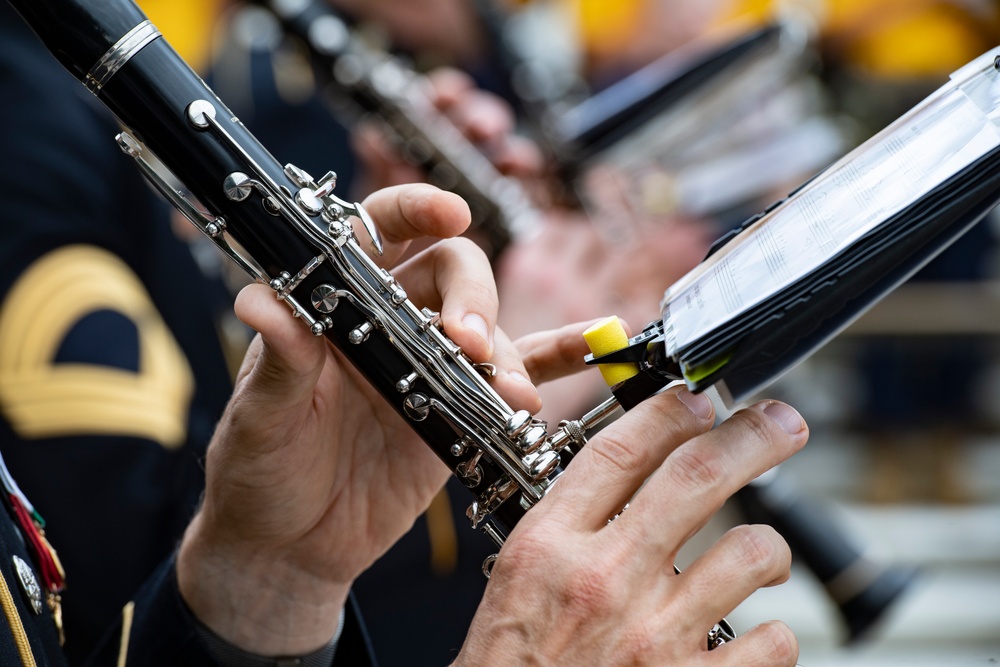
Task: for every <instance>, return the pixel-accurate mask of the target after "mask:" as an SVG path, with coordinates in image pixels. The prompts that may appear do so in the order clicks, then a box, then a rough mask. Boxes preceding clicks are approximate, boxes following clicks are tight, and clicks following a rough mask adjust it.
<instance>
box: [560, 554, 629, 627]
mask: <svg viewBox="0 0 1000 667" xmlns="http://www.w3.org/2000/svg"><path fill="white" fill-rule="evenodd" d="M615 591H616V589H615V586H614V585H613V582H612V581H611V576H610V575H609V572H608V568H606V567H603V566H602V567H598V566H596V565H590V564H585V565H581V566H578V567H577V568H575V569H574V570H573V571H572V573H571V574H570V576H568V577H567V579H566V585H565V586H564V587H563V590H562V594H561V596H560V597H561V598H562V600H561V602H562V608H563V609H564V610H566V612H567V613H568V614H570V615H572V616H574V617H580V618H586V617H588V616H590V615H592V614H594V613H598V612H600V613H607V612H608V611H609V610H615V609H617V608H618V604H617V601H616V592H615Z"/></svg>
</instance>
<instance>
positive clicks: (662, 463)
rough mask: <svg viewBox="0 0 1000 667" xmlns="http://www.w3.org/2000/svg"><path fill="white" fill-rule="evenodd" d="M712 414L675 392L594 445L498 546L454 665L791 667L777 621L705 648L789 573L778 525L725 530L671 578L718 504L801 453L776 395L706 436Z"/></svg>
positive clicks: (796, 426)
mask: <svg viewBox="0 0 1000 667" xmlns="http://www.w3.org/2000/svg"><path fill="white" fill-rule="evenodd" d="M689 406H690V407H689ZM712 416H713V413H712V408H711V405H710V402H709V401H708V399H707V398H705V397H704V395H700V396H695V395H693V394H691V393H690V392H687V391H686V390H677V389H673V390H669V391H667V392H665V393H663V394H661V395H659V396H656V397H654V398H651V399H649V400H648V401H646V402H644V403H643V404H641V405H639V406H638V407H636V408H635V409H633V410H631V411H630V412H629V413H628V414H626V415H625V417H623V418H622V419H621V420H619V421H618V422H616V423H614V424H612V425H611V426H609V427H608V428H607V429H605V430H604V431H602V433H601V434H600V435H599V436H598V437H595V438H594V439H592V440H591V442H590V443H589V444H588V445H587V446H586V447H585V448H584V449H583V451H582V452H581V453H580V454H579V455H578V456H576V457H575V458H574V459H573V462H572V463H571V464H570V465H569V466H568V468H567V470H566V472H564V473H563V475H562V476H561V477H560V479H559V483H558V484H556V485H555V486H554V487H553V489H552V490H551V491H550V492H549V494H548V495H547V496H546V497H545V498H544V499H543V500H542V501H541V502H540V503H539V504H538V506H537V507H535V508H534V509H532V510H531V512H529V513H528V514H527V515H526V516H525V517H524V518H523V519H522V520H521V521H520V523H519V524H518V525H517V527H516V528H515V530H514V531H513V533H512V534H511V536H510V538H509V539H508V540H507V543H506V544H505V545H504V547H503V549H502V550H501V551H500V557H499V559H498V560H497V561H496V564H495V567H494V568H493V574H492V578H491V579H490V582H489V585H488V586H487V588H486V594H485V597H484V599H483V603H482V604H481V605H480V608H479V611H478V613H477V615H476V617H475V619H474V620H473V622H472V627H471V629H470V631H469V635H468V637H467V639H466V642H465V646H464V647H463V648H462V652H461V653H460V654H459V657H458V660H457V661H456V663H455V667H459V666H460V667H469V666H471V665H518V664H542V665H555V666H560V665H567V666H569V665H572V666H573V667H577V666H579V665H600V666H601V667H613V666H615V665H632V666H635V665H650V666H652V665H657V666H658V665H704V666H706V667H707V666H708V665H719V666H721V665H740V667H758V666H759V667H765V666H766V667H776V666H781V665H793V664H795V660H796V658H797V654H798V649H797V644H796V641H795V638H794V636H793V635H792V633H791V632H790V630H789V629H788V628H787V627H786V626H785V625H783V624H781V623H778V622H771V623H765V624H762V625H759V626H757V627H756V628H753V629H751V630H749V631H747V632H746V633H745V634H743V636H741V637H739V638H738V639H736V640H735V641H733V642H731V643H729V644H726V645H723V646H721V647H720V648H718V649H716V650H714V651H712V652H711V653H709V652H708V651H707V648H706V645H707V633H708V631H709V630H710V629H711V628H712V626H713V625H714V624H715V623H716V622H717V621H718V620H719V619H721V618H722V617H723V616H724V615H726V614H727V613H729V612H731V611H732V610H733V609H734V608H735V607H736V606H737V605H738V604H739V603H740V602H742V601H743V600H744V599H745V598H746V597H747V596H748V595H750V593H752V592H753V591H754V590H756V589H757V588H759V587H762V586H768V585H772V584H777V583H780V582H783V581H784V580H785V579H787V577H788V573H789V565H790V560H791V558H790V553H789V550H788V547H787V545H786V544H785V543H784V541H783V540H782V539H781V538H780V537H779V536H778V535H777V533H775V532H774V530H772V529H771V528H769V527H764V526H752V527H748V526H742V527H739V528H735V529H733V530H731V531H730V532H729V533H727V534H726V535H725V536H724V537H723V538H722V539H721V540H720V541H719V542H718V543H717V544H716V545H715V546H714V547H713V548H712V549H710V550H709V551H708V552H707V553H705V554H704V555H702V556H701V557H700V558H699V559H698V560H696V561H695V562H694V563H692V564H691V565H689V566H688V567H687V568H686V569H685V571H684V572H683V573H682V574H681V575H675V574H674V571H673V563H674V559H675V558H676V556H677V552H678V550H679V549H680V547H681V545H683V544H684V542H685V541H687V540H688V539H689V538H690V537H691V536H692V535H693V534H694V533H695V532H696V531H697V530H698V529H699V528H700V527H701V526H702V525H703V524H704V523H705V522H706V521H707V520H708V518H709V516H710V515H711V514H712V513H713V512H715V511H716V510H717V509H719V507H721V505H722V504H723V502H724V501H725V499H726V498H727V497H728V496H730V495H731V494H732V493H734V492H735V491H736V490H738V489H739V488H740V487H742V486H743V485H745V484H747V483H748V482H749V481H750V480H752V479H753V478H754V477H756V476H757V475H759V474H761V473H763V472H764V471H765V470H767V469H769V468H771V467H772V466H774V465H777V464H778V463H779V462H781V461H783V460H784V459H786V458H788V457H789V456H791V454H792V453H793V452H795V451H796V450H798V449H799V448H800V447H802V445H803V444H804V443H805V441H806V438H807V428H806V425H805V423H804V422H803V420H802V418H801V417H800V416H799V415H798V413H797V412H795V411H794V410H792V409H791V408H789V407H788V406H786V405H784V404H781V403H776V402H773V401H764V402H762V403H758V404H757V405H754V406H753V407H750V408H747V409H745V410H742V411H740V412H738V413H736V414H735V415H734V416H733V417H731V418H730V419H729V420H727V421H726V422H725V423H723V424H722V425H721V426H719V427H718V428H716V429H713V430H711V431H709V428H710V427H711V425H712ZM647 478H648V481H647ZM644 481H645V482H646V484H645V485H644V486H643V482H644ZM640 487H641V489H640ZM626 503H629V505H628V508H627V511H624V512H622V513H621V515H620V516H619V517H618V518H617V519H616V520H614V521H612V522H610V523H609V521H608V520H609V518H611V517H613V516H615V515H616V514H617V513H618V512H619V511H620V510H621V509H622V507H623V506H625V504H626Z"/></svg>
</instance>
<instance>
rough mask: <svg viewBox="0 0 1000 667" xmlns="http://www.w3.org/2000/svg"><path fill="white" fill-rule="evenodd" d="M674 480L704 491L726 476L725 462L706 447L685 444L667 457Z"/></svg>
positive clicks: (687, 486)
mask: <svg viewBox="0 0 1000 667" xmlns="http://www.w3.org/2000/svg"><path fill="white" fill-rule="evenodd" d="M667 462H668V469H669V470H670V474H671V477H672V478H673V481H674V482H675V483H676V484H678V485H682V488H687V489H696V490H699V491H703V490H705V489H708V488H713V487H715V486H718V485H719V483H720V482H721V481H722V480H723V479H724V478H725V475H726V466H725V462H724V461H723V460H722V459H721V458H720V457H718V456H714V455H713V454H712V452H711V450H709V449H707V448H705V447H691V446H689V445H684V446H682V447H680V448H678V449H677V450H676V451H675V452H674V453H673V454H671V456H670V457H669V458H668V459H667Z"/></svg>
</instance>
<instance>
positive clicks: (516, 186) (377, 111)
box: [254, 0, 539, 256]
mask: <svg viewBox="0 0 1000 667" xmlns="http://www.w3.org/2000/svg"><path fill="white" fill-rule="evenodd" d="M254 3H255V4H256V5H258V6H259V7H262V8H264V10H266V11H269V12H271V13H272V14H273V16H274V17H276V18H277V19H278V21H279V22H280V24H281V27H282V28H283V30H284V31H285V33H286V35H289V36H291V37H292V38H294V39H297V40H299V41H300V42H301V43H302V45H303V46H304V47H305V49H306V51H307V52H308V54H309V57H310V59H311V61H312V64H313V71H314V73H315V76H316V79H317V82H318V87H319V89H320V91H321V92H322V94H323V96H324V98H325V99H326V101H327V102H328V103H329V105H330V106H331V108H332V109H333V111H334V112H335V113H336V114H337V115H338V116H340V117H341V118H342V119H343V120H344V121H345V122H348V123H352V124H353V123H356V122H357V121H358V120H359V119H361V118H367V119H373V120H375V121H376V122H378V123H379V125H380V126H382V127H385V128H386V129H387V130H388V135H389V137H390V138H391V139H392V140H393V141H394V142H395V143H396V145H397V147H398V148H399V150H400V153H401V154H402V155H403V156H404V157H405V158H406V159H407V160H408V161H410V162H411V163H412V164H414V165H415V166H417V167H420V168H421V169H422V170H423V171H424V172H425V173H426V174H427V177H428V180H430V182H431V183H433V184H434V185H437V186H438V187H440V188H442V189H445V190H449V191H451V192H454V193H455V194H457V195H459V196H461V197H462V198H463V199H465V201H466V202H467V203H468V204H469V208H470V210H471V211H472V227H471V229H472V231H473V232H476V233H477V234H478V236H479V237H481V242H482V243H483V245H485V246H486V250H487V252H488V254H490V255H491V256H492V255H495V254H497V253H498V252H500V251H501V250H502V249H503V248H504V246H506V245H507V243H509V242H510V241H511V240H512V239H515V238H522V239H523V238H525V237H528V236H530V235H531V234H532V233H533V232H535V231H536V228H537V225H538V224H539V220H538V213H537V211H536V210H535V208H534V206H533V204H532V202H531V199H530V197H529V196H528V193H527V192H525V190H524V188H523V187H522V186H521V184H520V183H519V182H518V181H517V180H516V179H513V178H509V177H507V176H504V175H503V174H501V173H500V172H499V171H498V170H497V168H496V167H495V166H494V165H493V164H492V163H491V162H490V160H489V159H488V158H487V157H486V156H485V155H484V154H483V153H482V151H481V150H480V149H479V148H478V147H476V146H475V145H474V144H473V143H472V142H470V141H469V140H468V139H467V138H466V137H465V135H463V134H462V132H461V131H460V130H459V129H458V128H457V127H456V126H455V124H454V123H453V122H452V121H451V120H450V119H449V118H448V117H447V116H446V115H445V114H444V113H442V112H441V111H439V110H438V109H437V108H436V107H435V106H434V103H433V102H432V101H431V98H430V96H429V86H430V83H429V82H428V81H427V80H426V78H425V77H424V76H423V75H421V74H419V73H417V72H416V71H415V70H414V69H413V68H412V67H410V66H409V65H407V64H406V63H404V62H403V61H401V60H400V59H398V58H396V57H395V56H393V55H392V54H390V53H388V52H386V51H385V50H383V49H380V48H377V47H375V46H373V45H371V44H369V43H368V42H367V41H366V40H365V38H364V36H362V35H359V34H358V33H357V32H356V31H355V30H354V29H352V28H351V27H350V26H349V24H348V22H347V20H346V18H345V17H344V16H343V15H341V14H340V13H339V12H338V11H337V10H335V9H334V8H333V7H332V6H331V5H330V3H328V2H326V1H325V0H254Z"/></svg>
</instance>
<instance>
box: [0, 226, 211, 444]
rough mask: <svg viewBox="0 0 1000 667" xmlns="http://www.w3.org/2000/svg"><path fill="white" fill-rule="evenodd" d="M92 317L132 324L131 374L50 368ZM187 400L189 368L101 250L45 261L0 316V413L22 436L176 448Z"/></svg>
mask: <svg viewBox="0 0 1000 667" xmlns="http://www.w3.org/2000/svg"><path fill="white" fill-rule="evenodd" d="M98 310H111V311H114V312H117V313H120V314H122V315H124V316H125V317H127V318H128V319H129V320H131V321H132V322H133V323H134V324H135V326H136V329H137V330H138V336H139V371H138V372H137V373H136V372H132V371H129V370H124V369H119V368H112V367H108V366H99V365H96V364H84V363H56V362H55V358H56V354H57V353H58V351H59V347H60V345H61V344H62V341H63V339H64V338H65V336H66V334H67V333H68V332H69V331H70V330H71V329H72V328H73V326H74V325H75V324H76V323H77V322H79V321H80V319H81V318H83V317H84V316H86V315H88V314H90V313H93V312H96V311H98ZM107 344H109V345H113V344H114V341H107ZM193 393H194V376H193V373H192V372H191V367H190V365H189V364H188V361H187V358H186V357H185V356H184V353H183V352H182V351H181V349H180V346H179V345H178V344H177V342H176V340H174V337H173V335H172V334H171V332H170V330H169V329H168V328H167V326H166V324H165V323H164V322H163V319H162V318H161V317H160V314H159V313H158V312H157V310H156V308H155V307H154V305H153V303H152V300H151V299H150V297H149V294H148V293H147V292H146V290H145V288H144V287H143V286H142V284H141V283H140V282H139V279H138V278H137V277H136V275H135V274H134V273H133V271H132V270H131V269H130V268H129V267H128V266H127V265H126V264H125V263H124V262H123V261H121V260H120V259H119V258H117V257H115V256H114V255H113V254H111V253H110V252H108V251H106V250H102V249H100V248H97V247H94V246H86V245H74V246H66V247H64V248H60V249H58V250H55V251H53V252H51V253H49V254H48V255H45V256H44V257H42V258H40V259H39V260H38V261H36V262H35V263H34V264H32V265H31V266H30V267H29V268H28V270H27V271H26V272H25V273H24V274H23V275H22V276H21V277H20V278H18V280H17V282H16V283H15V284H14V286H13V287H12V288H11V291H10V293H9V294H8V295H7V298H6V300H5V301H4V303H3V306H2V308H0V409H2V411H3V413H4V416H6V418H7V420H8V421H9V422H10V423H11V425H12V427H13V428H14V430H15V431H16V432H17V433H18V434H19V435H20V436H21V437H23V438H26V439H33V438H45V437H54V436H67V435H98V434H108V435H120V436H133V437H142V438H147V439H149V440H153V441H155V442H158V443H160V444H161V445H163V446H164V447H167V448H173V447H178V446H180V445H181V444H182V443H183V442H184V437H185V434H186V431H187V419H188V409H189V406H190V402H191V397H192V394H193Z"/></svg>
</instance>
